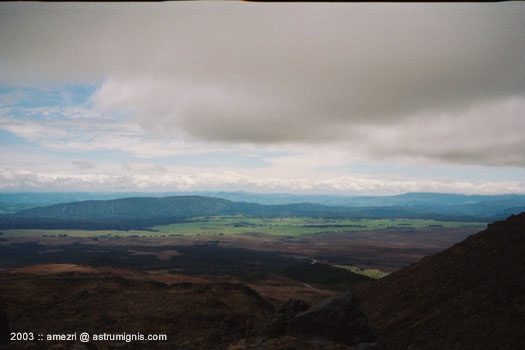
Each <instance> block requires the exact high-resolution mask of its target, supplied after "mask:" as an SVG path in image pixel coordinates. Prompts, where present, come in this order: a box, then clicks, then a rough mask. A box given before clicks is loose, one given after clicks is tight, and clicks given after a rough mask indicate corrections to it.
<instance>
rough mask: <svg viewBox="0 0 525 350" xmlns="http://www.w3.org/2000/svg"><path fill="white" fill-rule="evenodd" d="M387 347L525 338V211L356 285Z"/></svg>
mask: <svg viewBox="0 0 525 350" xmlns="http://www.w3.org/2000/svg"><path fill="white" fill-rule="evenodd" d="M359 294H360V296H361V299H362V305H363V308H364V309H365V311H366V312H367V313H368V315H369V317H370V319H371V320H372V323H373V324H374V325H375V326H376V328H377V330H378V332H379V333H380V334H381V335H382V336H383V337H384V339H385V343H386V345H387V347H388V348H389V349H518V348H522V347H523V344H525V336H524V334H525V213H522V214H520V215H517V216H511V217H509V218H508V219H507V220H505V221H499V222H496V223H494V224H492V225H489V227H488V228H487V229H486V230H485V231H482V232H480V233H478V234H475V235H473V236H471V237H469V238H467V239H466V240H465V241H463V242H461V243H459V244H456V245H454V246H452V247H451V248H449V249H447V250H445V251H444V252H442V253H439V254H436V255H434V256H432V257H428V258H424V259H422V260H421V261H420V262H419V263H417V264H413V265H410V266H408V267H406V268H404V269H402V270H400V271H398V272H395V273H393V274H392V275H390V276H388V277H385V278H383V279H381V280H379V281H376V282H373V283H370V284H367V285H364V286H362V287H361V288H360V293H359Z"/></svg>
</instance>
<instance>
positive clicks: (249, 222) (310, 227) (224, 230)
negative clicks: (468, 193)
mask: <svg viewBox="0 0 525 350" xmlns="http://www.w3.org/2000/svg"><path fill="white" fill-rule="evenodd" d="M463 226H479V227H484V226H486V223H482V222H453V221H436V220H422V219H375V220H374V219H362V220H350V219H313V218H308V217H300V218H247V217H242V216H214V217H209V218H193V219H192V221H191V222H187V223H178V224H173V225H164V226H155V227H153V228H152V229H154V230H158V231H159V233H163V234H179V235H220V234H223V235H232V234H240V233H253V234H266V235H275V236H301V235H311V234H316V233H322V232H349V231H371V230H385V229H416V228H424V227H463Z"/></svg>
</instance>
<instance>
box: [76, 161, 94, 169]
mask: <svg viewBox="0 0 525 350" xmlns="http://www.w3.org/2000/svg"><path fill="white" fill-rule="evenodd" d="M71 163H72V164H73V165H75V166H76V167H77V168H78V169H80V170H86V169H94V168H96V167H97V166H96V164H94V163H92V162H90V161H88V160H73V161H71Z"/></svg>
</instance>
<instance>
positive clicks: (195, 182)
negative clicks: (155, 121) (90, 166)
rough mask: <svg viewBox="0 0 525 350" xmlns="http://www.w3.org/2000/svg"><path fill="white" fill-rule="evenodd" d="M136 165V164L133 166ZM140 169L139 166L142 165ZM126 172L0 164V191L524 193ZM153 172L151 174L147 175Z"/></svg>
mask: <svg viewBox="0 0 525 350" xmlns="http://www.w3.org/2000/svg"><path fill="white" fill-rule="evenodd" d="M139 167H140V166H139ZM143 169H144V167H143ZM145 169H146V170H147V169H150V170H149V171H145V172H140V171H126V174H120V175H115V174H114V173H113V174H103V173H85V174H75V173H68V172H65V171H62V172H48V173H36V172H33V171H27V170H13V169H9V168H0V190H2V191H8V190H12V189H17V190H20V189H24V190H35V189H41V188H42V186H45V188H46V190H51V191H53V190H55V191H56V190H58V191H71V190H75V191H77V190H90V191H108V190H110V191H130V190H137V189H140V190H145V191H191V190H203V189H212V190H231V189H242V190H247V191H255V192H283V191H286V192H295V193H339V194H340V193H353V194H376V195H379V194H392V193H404V192H414V191H417V192H420V191H422V192H455V193H467V194H474V193H476V194H499V193H525V183H523V182H519V181H480V180H477V181H458V180H453V179H427V180H416V179H406V178H404V179H399V178H393V177H390V178H388V177H378V176H376V175H371V174H360V175H352V176H338V177H327V178H323V179H319V178H317V179H311V178H300V177H289V176H288V177H255V176H253V175H252V174H246V173H242V172H235V171H213V172H212V171H202V169H200V171H195V170H196V169H184V168H171V169H169V170H167V169H153V171H151V167H149V166H146V167H145ZM152 174H154V176H152Z"/></svg>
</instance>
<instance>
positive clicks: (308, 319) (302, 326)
mask: <svg viewBox="0 0 525 350" xmlns="http://www.w3.org/2000/svg"><path fill="white" fill-rule="evenodd" d="M265 332H266V334H265V335H267V336H270V337H281V336H283V335H291V336H294V337H300V338H304V339H314V338H315V339H329V340H331V341H333V342H336V343H341V344H346V345H349V346H362V348H363V349H365V348H366V349H380V348H382V347H381V345H380V341H379V339H378V337H377V334H376V332H375V330H374V328H373V327H372V325H371V324H370V322H369V320H368V318H367V316H366V315H365V314H364V313H363V311H362V310H361V308H360V306H359V301H358V299H357V297H356V296H355V295H354V294H353V293H352V292H347V293H341V294H336V295H333V296H331V297H329V298H326V299H324V300H322V301H321V302H319V303H317V304H315V305H313V306H312V307H310V308H308V305H307V304H306V303H304V302H303V301H301V300H289V301H288V302H287V303H286V304H284V305H283V306H282V307H281V309H280V310H279V313H278V315H277V316H276V317H275V318H274V319H273V320H272V321H271V322H270V323H269V324H268V326H267V328H266V330H265ZM360 344H361V345H360Z"/></svg>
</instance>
